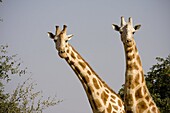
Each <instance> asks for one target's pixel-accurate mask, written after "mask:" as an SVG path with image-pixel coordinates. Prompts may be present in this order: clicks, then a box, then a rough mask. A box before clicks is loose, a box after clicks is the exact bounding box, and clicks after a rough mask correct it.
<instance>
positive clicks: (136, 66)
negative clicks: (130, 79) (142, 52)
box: [133, 62, 139, 70]
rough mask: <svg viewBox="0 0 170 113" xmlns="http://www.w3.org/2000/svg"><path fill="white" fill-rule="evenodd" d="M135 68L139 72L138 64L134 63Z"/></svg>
mask: <svg viewBox="0 0 170 113" xmlns="http://www.w3.org/2000/svg"><path fill="white" fill-rule="evenodd" d="M133 67H134V69H136V70H139V67H138V65H137V64H136V62H134V63H133Z"/></svg>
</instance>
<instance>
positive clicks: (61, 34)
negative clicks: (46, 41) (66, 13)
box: [48, 25, 73, 58]
mask: <svg viewBox="0 0 170 113" xmlns="http://www.w3.org/2000/svg"><path fill="white" fill-rule="evenodd" d="M66 29H67V26H66V25H64V26H63V30H62V31H60V29H59V26H56V32H55V35H54V34H53V33H51V32H48V36H49V37H50V38H51V39H53V40H54V42H55V45H56V49H57V50H58V54H59V56H60V57H61V58H66V57H67V53H66V50H67V47H68V40H70V39H71V37H72V36H73V35H72V34H71V35H67V34H66Z"/></svg>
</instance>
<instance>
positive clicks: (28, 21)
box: [0, 0, 170, 113]
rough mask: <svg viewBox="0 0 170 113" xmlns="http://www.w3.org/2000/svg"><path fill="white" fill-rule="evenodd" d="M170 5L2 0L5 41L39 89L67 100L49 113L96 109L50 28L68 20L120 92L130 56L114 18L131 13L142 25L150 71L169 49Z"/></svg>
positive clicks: (83, 49) (1, 39)
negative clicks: (114, 27)
mask: <svg viewBox="0 0 170 113" xmlns="http://www.w3.org/2000/svg"><path fill="white" fill-rule="evenodd" d="M169 7H170V1H169V0H163V1H160V0H153V1H148V0H141V1H137V0H119V1H118V0H86V1H85V0H84V1H83V0H43V1H42V0H3V3H1V4H0V17H1V18H3V22H0V44H8V45H9V47H10V48H9V50H10V52H11V53H14V54H16V53H17V54H18V57H20V58H21V59H22V61H23V63H24V65H25V66H26V67H28V69H29V71H31V72H32V73H33V74H32V78H33V80H34V81H35V82H36V83H37V84H38V85H37V87H36V89H37V90H43V94H44V95H45V96H48V95H51V96H53V95H55V94H57V98H59V99H63V102H62V103H60V104H59V105H57V106H55V107H51V108H49V109H47V110H45V112H44V113H70V112H71V113H91V112H92V111H91V108H90V106H89V103H88V100H87V97H86V95H85V91H84V89H83V87H82V85H81V83H80V81H79V80H78V78H77V77H76V75H75V74H74V73H73V71H72V70H71V68H70V67H69V66H68V65H67V63H66V62H65V61H64V60H62V59H60V57H59V56H58V54H57V52H56V50H55V46H54V43H53V41H52V40H51V39H49V38H48V36H47V32H48V31H52V32H54V31H55V25H59V26H60V27H62V26H63V24H66V25H67V26H68V33H69V34H71V33H72V34H74V37H73V38H72V39H71V40H70V41H69V43H70V44H71V45H72V46H73V47H74V48H75V49H76V50H77V51H78V52H79V53H80V54H81V56H82V57H83V58H84V59H85V60H86V61H87V62H88V63H89V64H90V65H91V66H92V68H93V69H94V70H95V71H96V72H97V73H98V75H99V76H100V77H101V78H102V79H103V80H104V81H105V82H106V83H107V84H108V85H109V86H110V87H111V88H112V89H113V90H115V91H116V92H117V91H118V90H119V88H121V85H122V84H123V83H124V73H125V59H124V50H123V45H122V42H121V40H120V35H119V34H118V33H117V32H116V31H114V30H112V26H111V25H112V23H115V24H120V17H121V16H124V17H125V18H126V19H128V17H129V16H131V17H132V18H133V20H134V21H133V23H134V24H141V25H142V27H141V29H140V30H139V31H138V32H136V34H135V40H136V43H137V47H138V50H139V53H140V56H141V59H142V63H143V68H144V70H145V73H146V72H147V71H148V70H149V68H150V67H151V66H152V65H153V64H155V57H157V56H161V57H166V56H168V54H169V53H170V44H169V43H170V36H169V33H170V29H169V26H170V22H169V20H170V9H169ZM18 82H20V81H18ZM13 84H15V85H17V84H18V83H17V82H15V83H13ZM15 85H14V86H15ZM11 88H12V87H11Z"/></svg>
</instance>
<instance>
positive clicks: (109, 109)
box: [107, 103, 112, 113]
mask: <svg viewBox="0 0 170 113" xmlns="http://www.w3.org/2000/svg"><path fill="white" fill-rule="evenodd" d="M107 111H108V113H111V111H112V106H111V104H110V103H109V106H108V108H107Z"/></svg>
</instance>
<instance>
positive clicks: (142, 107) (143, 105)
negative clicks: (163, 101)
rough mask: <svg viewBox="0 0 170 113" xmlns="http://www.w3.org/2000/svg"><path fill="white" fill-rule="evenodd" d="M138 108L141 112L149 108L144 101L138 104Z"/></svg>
mask: <svg viewBox="0 0 170 113" xmlns="http://www.w3.org/2000/svg"><path fill="white" fill-rule="evenodd" d="M137 108H138V109H137V110H138V112H139V113H143V112H144V111H145V110H146V109H147V104H146V103H145V102H144V101H141V102H139V103H138V104H137ZM136 112H137V111H136Z"/></svg>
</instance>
